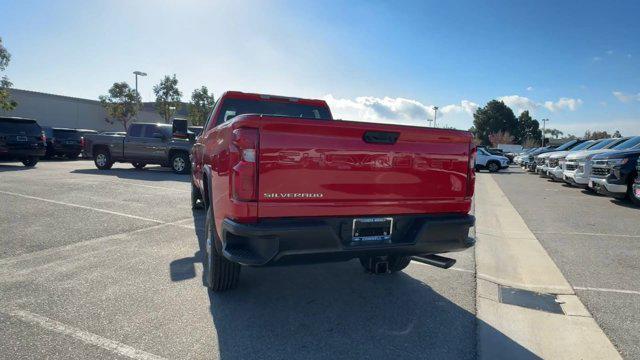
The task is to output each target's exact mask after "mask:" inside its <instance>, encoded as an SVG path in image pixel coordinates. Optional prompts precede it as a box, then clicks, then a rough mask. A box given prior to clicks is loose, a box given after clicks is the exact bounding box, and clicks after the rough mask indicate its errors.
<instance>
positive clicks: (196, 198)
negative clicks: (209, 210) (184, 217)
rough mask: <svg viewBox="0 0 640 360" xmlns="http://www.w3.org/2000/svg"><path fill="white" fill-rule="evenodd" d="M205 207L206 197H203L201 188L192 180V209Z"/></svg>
mask: <svg viewBox="0 0 640 360" xmlns="http://www.w3.org/2000/svg"><path fill="white" fill-rule="evenodd" d="M203 207H204V199H202V194H201V193H200V189H198V188H197V187H196V186H195V185H194V184H193V182H191V208H192V209H202V208H203Z"/></svg>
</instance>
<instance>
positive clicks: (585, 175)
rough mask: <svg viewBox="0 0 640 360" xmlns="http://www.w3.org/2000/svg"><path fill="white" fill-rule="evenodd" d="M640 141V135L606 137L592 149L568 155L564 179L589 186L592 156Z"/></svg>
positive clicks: (580, 185) (573, 183)
mask: <svg viewBox="0 0 640 360" xmlns="http://www.w3.org/2000/svg"><path fill="white" fill-rule="evenodd" d="M638 143H640V136H638V137H636V138H612V139H606V140H603V141H602V142H601V143H599V144H598V145H595V146H593V147H591V148H590V149H587V150H582V151H578V152H575V153H572V154H569V155H567V157H566V160H565V163H564V171H563V176H564V181H566V182H567V183H569V184H571V185H574V186H579V187H584V188H587V187H588V185H589V177H590V175H591V158H593V157H594V156H595V155H597V154H601V153H604V152H608V151H615V150H624V149H627V148H630V147H633V146H635V145H637V144H638Z"/></svg>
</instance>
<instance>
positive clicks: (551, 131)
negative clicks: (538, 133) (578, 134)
mask: <svg viewBox="0 0 640 360" xmlns="http://www.w3.org/2000/svg"><path fill="white" fill-rule="evenodd" d="M544 133H545V134H550V135H551V136H553V137H554V138H556V139H557V138H558V137H560V135H564V133H563V132H562V131H560V130H558V129H544Z"/></svg>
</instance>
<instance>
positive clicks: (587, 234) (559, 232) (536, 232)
mask: <svg viewBox="0 0 640 360" xmlns="http://www.w3.org/2000/svg"><path fill="white" fill-rule="evenodd" d="M532 232H533V233H535V234H559V235H585V236H612V237H625V238H638V239H640V235H627V234H602V233H589V232H571V231H566V232H562V231H536V230H532Z"/></svg>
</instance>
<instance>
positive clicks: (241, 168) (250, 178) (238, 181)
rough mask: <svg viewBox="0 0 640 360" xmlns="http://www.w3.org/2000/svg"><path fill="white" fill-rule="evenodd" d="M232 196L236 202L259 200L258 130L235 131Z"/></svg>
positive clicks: (232, 152) (232, 151)
mask: <svg viewBox="0 0 640 360" xmlns="http://www.w3.org/2000/svg"><path fill="white" fill-rule="evenodd" d="M230 152H231V164H232V166H233V167H232V169H231V194H232V196H233V198H234V199H235V200H239V201H256V200H257V198H258V164H257V158H258V129H250V128H240V129H236V130H234V131H233V140H232V142H231V151H230Z"/></svg>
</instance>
